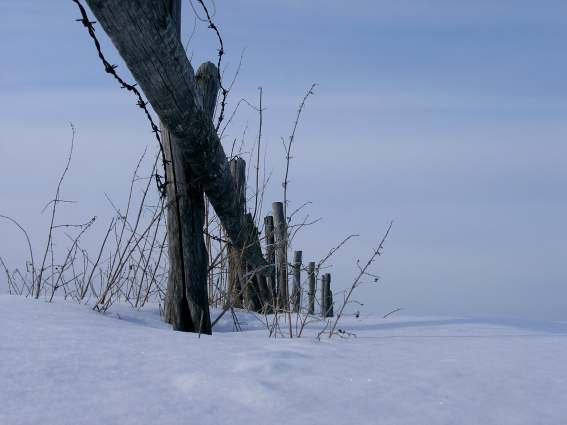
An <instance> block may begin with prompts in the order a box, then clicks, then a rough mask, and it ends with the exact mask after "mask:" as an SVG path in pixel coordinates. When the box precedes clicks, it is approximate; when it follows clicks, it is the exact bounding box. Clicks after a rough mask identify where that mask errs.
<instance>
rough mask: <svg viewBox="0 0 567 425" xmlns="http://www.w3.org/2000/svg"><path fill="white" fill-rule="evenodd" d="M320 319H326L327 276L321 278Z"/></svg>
mask: <svg viewBox="0 0 567 425" xmlns="http://www.w3.org/2000/svg"><path fill="white" fill-rule="evenodd" d="M320 295H321V317H323V318H325V317H327V316H326V314H327V274H326V273H325V274H323V276H321V291H320Z"/></svg>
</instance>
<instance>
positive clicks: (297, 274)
mask: <svg viewBox="0 0 567 425" xmlns="http://www.w3.org/2000/svg"><path fill="white" fill-rule="evenodd" d="M302 257H303V251H294V252H293V289H292V293H291V300H292V303H293V312H294V313H299V310H300V309H301V264H302Z"/></svg>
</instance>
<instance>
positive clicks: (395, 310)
mask: <svg viewBox="0 0 567 425" xmlns="http://www.w3.org/2000/svg"><path fill="white" fill-rule="evenodd" d="M400 310H401V308H395V309H394V310H392V311H390V312H389V313H387V314H385V315H384V316H382V319H386V318H388V317H390V316H391V315H392V314H394V313H397V312H398V311H400Z"/></svg>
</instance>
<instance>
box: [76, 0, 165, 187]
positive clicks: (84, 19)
mask: <svg viewBox="0 0 567 425" xmlns="http://www.w3.org/2000/svg"><path fill="white" fill-rule="evenodd" d="M72 1H73V3H75V4H76V5H77V7H78V8H79V11H80V12H81V18H80V19H77V22H80V23H82V24H83V26H84V27H85V28H87V30H88V32H89V35H90V37H91V38H92V40H93V42H94V45H95V47H96V50H97V53H98V57H99V58H100V60H101V62H102V64H103V65H104V70H105V72H106V73H108V74H110V75H112V77H114V79H115V80H116V81H118V83H119V84H120V86H121V88H123V89H126V90H128V91H129V92H132V93H134V95H135V96H136V97H137V98H138V101H137V105H138V106H139V107H140V108H141V109H142V110H143V111H144V113H145V115H146V118H147V119H148V121H149V122H150V126H151V128H152V132H153V133H154V135H155V138H156V140H157V142H158V145H159V149H160V155H161V160H162V165H163V173H164V175H163V180H162V176H160V175H159V174H158V173H157V172H156V174H155V175H154V176H153V177H155V180H156V186H157V189H158V191H159V193H160V195H161V196H162V197H164V196H165V194H166V188H167V183H168V178H167V168H166V165H167V162H168V161H167V160H166V157H165V152H164V150H163V144H162V142H161V137H160V135H159V134H160V130H159V128H158V126H157V125H156V123H155V122H154V120H153V118H152V116H151V114H150V111H149V110H148V107H147V105H148V102H146V101H145V100H144V98H143V96H142V94H141V93H140V91H139V90H138V88H137V87H136V84H129V83H127V82H126V81H125V80H124V79H123V78H122V77H120V75H118V73H117V72H116V68H117V65H113V64H111V63H110V62H109V61H108V60H107V59H106V57H105V56H104V54H103V52H102V47H101V45H100V42H99V40H98V38H97V36H96V33H95V28H94V24H96V21H91V20H90V19H89V17H88V15H87V12H86V10H85V8H84V6H83V5H82V4H81V2H80V1H79V0H72Z"/></svg>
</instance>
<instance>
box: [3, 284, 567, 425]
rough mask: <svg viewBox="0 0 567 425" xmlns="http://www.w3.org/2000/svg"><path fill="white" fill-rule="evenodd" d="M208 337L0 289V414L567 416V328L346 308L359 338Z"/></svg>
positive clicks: (303, 418) (59, 424) (254, 333)
mask: <svg viewBox="0 0 567 425" xmlns="http://www.w3.org/2000/svg"><path fill="white" fill-rule="evenodd" d="M225 317H226V320H225V318H223V319H222V321H221V322H220V326H219V329H220V331H219V329H217V332H216V333H215V335H213V336H212V337H209V336H205V335H203V336H201V338H200V339H198V337H197V335H195V334H184V333H179V332H173V331H171V330H169V328H168V327H167V326H166V325H164V324H163V323H162V322H161V321H160V318H159V315H158V312H157V310H155V309H153V310H152V309H149V310H145V311H142V312H137V311H134V310H131V309H127V308H125V307H121V306H117V307H116V308H114V313H110V314H107V315H102V314H99V313H95V312H93V311H91V310H90V309H89V308H88V307H87V306H80V305H72V304H66V303H64V302H62V301H60V300H58V301H57V302H55V303H52V304H48V303H46V302H45V301H35V300H30V299H25V298H20V297H14V296H8V295H0V424H2V425H19V424H41V425H51V424H53V425H66V424H72V425H76V424H83V425H91V424H105V425H113V424H116V425H129V424H136V425H145V424H152V425H153V424H156V425H166V424H187V425H191V424H215V425H219V424H226V425H238V424H248V425H250V424H261V425H264V424H285V425H291V424H305V425H317V424H325V425H343V424H344V425H347V424H349V425H350V424H356V425H362V424H372V425H380V424H384V425H397V424H400V425H412V424H415V425H432V424H433V425H436V424H451V425H455V424H458V425H468V424H470V425H479V424H482V425H489V424H494V425H508V424H510V425H511V424H522V425H538V424H541V425H564V424H567V324H565V323H547V324H538V323H527V322H526V323H520V322H508V323H506V322H502V321H498V322H495V321H478V320H476V321H475V320H468V319H445V318H407V317H405V318H402V317H395V316H391V317H389V318H388V319H385V320H384V319H382V318H379V317H375V316H369V317H361V318H360V319H355V318H353V317H349V318H347V319H346V320H345V322H344V323H343V327H345V328H346V329H348V330H351V331H353V332H356V334H357V335H358V338H356V339H353V338H351V339H340V338H337V339H333V340H332V341H329V340H328V339H322V340H321V341H320V342H319V341H317V340H316V339H315V337H314V335H315V333H316V331H315V329H311V330H310V331H309V333H308V335H307V336H306V337H304V338H302V339H293V340H289V339H282V338H278V339H273V338H272V339H269V338H267V336H266V331H265V330H263V329H261V323H260V322H259V321H257V320H256V319H255V318H253V316H251V315H242V316H241V320H242V321H243V322H247V325H246V324H245V326H244V328H245V329H247V330H246V331H244V332H239V333H236V332H232V325H231V318H230V315H229V314H227V315H226V316H225Z"/></svg>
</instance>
